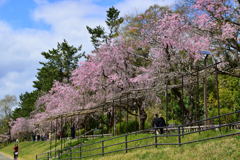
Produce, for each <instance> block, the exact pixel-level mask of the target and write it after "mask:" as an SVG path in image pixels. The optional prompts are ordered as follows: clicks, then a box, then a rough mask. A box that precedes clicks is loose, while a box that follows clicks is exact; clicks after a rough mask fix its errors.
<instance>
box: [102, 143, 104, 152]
mask: <svg viewBox="0 0 240 160" xmlns="http://www.w3.org/2000/svg"><path fill="white" fill-rule="evenodd" d="M102 156H104V140H103V141H102Z"/></svg>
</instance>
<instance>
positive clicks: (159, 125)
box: [152, 114, 166, 134]
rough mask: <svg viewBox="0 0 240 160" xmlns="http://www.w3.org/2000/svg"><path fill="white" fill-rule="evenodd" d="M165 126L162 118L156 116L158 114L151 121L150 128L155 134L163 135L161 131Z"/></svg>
mask: <svg viewBox="0 0 240 160" xmlns="http://www.w3.org/2000/svg"><path fill="white" fill-rule="evenodd" d="M165 126H166V123H165V120H164V118H163V117H162V116H161V115H160V117H159V116H158V114H155V117H154V119H153V121H152V127H153V128H154V129H155V132H156V134H159V132H160V134H163V129H164V127H165Z"/></svg>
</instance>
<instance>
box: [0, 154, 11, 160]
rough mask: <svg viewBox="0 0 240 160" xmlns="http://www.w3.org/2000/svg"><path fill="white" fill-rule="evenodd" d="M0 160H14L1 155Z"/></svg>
mask: <svg viewBox="0 0 240 160" xmlns="http://www.w3.org/2000/svg"><path fill="white" fill-rule="evenodd" d="M0 160H12V159H10V158H8V157H5V156H3V155H2V154H1V153H0Z"/></svg>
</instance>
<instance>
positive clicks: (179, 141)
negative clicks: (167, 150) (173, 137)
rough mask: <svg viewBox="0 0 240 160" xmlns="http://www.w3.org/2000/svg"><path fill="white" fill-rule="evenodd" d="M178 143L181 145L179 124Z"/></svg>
mask: <svg viewBox="0 0 240 160" xmlns="http://www.w3.org/2000/svg"><path fill="white" fill-rule="evenodd" d="M178 145H179V146H181V130H180V126H178Z"/></svg>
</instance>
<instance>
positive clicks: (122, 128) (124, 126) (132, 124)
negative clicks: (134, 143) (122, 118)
mask: <svg viewBox="0 0 240 160" xmlns="http://www.w3.org/2000/svg"><path fill="white" fill-rule="evenodd" d="M138 128H139V124H138V121H135V120H131V121H128V123H127V122H121V123H118V124H117V125H116V134H123V133H127V132H134V131H137V130H138Z"/></svg>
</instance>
